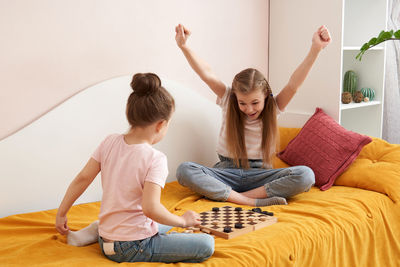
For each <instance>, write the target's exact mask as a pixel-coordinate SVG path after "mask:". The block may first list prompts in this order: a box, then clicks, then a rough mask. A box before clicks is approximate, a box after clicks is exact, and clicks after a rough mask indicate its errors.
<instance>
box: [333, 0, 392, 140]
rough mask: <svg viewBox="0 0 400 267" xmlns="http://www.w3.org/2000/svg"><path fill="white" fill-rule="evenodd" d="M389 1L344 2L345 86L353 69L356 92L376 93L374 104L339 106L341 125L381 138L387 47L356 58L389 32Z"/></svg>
mask: <svg viewBox="0 0 400 267" xmlns="http://www.w3.org/2000/svg"><path fill="white" fill-rule="evenodd" d="M386 22H387V0H345V1H344V17H343V43H342V75H341V76H342V83H341V88H342V90H343V78H344V74H345V73H346V71H348V70H353V71H354V72H355V73H356V74H357V76H358V86H357V90H360V89H361V88H364V87H368V88H372V89H374V90H375V98H374V100H373V101H369V102H362V103H350V104H342V103H341V104H340V120H339V121H340V124H341V125H342V126H343V127H345V128H346V129H349V130H352V131H355V132H359V133H362V134H366V135H369V136H374V137H382V114H383V105H384V102H383V99H384V81H385V45H384V44H381V45H378V46H375V47H373V48H371V49H369V50H368V51H367V52H366V53H365V54H364V56H363V57H362V60H361V61H359V60H358V59H356V58H355V57H356V55H357V54H358V53H359V50H360V47H361V46H362V45H363V44H364V43H366V42H368V41H369V40H370V39H371V38H372V37H376V36H377V35H378V34H379V33H380V31H381V30H384V29H386Z"/></svg>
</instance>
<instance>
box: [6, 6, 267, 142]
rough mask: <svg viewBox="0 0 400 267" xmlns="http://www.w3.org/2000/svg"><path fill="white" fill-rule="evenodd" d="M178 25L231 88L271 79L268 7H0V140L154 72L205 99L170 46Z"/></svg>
mask: <svg viewBox="0 0 400 267" xmlns="http://www.w3.org/2000/svg"><path fill="white" fill-rule="evenodd" d="M178 23H183V24H185V25H187V26H188V27H189V28H190V29H191V30H192V32H193V34H192V37H191V38H190V39H191V40H190V44H191V45H192V47H193V49H195V50H196V51H197V52H198V54H199V55H200V56H202V57H203V58H204V59H205V60H206V61H208V62H209V63H210V65H211V66H212V67H213V69H214V71H215V72H216V73H217V74H218V75H219V76H220V77H221V79H223V80H224V81H226V82H227V83H230V82H231V81H232V78H233V76H234V74H235V73H237V72H239V71H240V70H242V69H244V68H246V67H248V66H254V67H257V68H259V69H260V70H262V71H263V72H265V73H267V62H268V59H267V55H268V51H267V47H268V1H265V0H219V1H214V0H201V1H198V0H168V1H165V0H146V1H143V0H85V1H81V0H68V1H64V0H35V1H27V0H13V1H5V0H1V1H0V36H1V43H0V62H1V64H0V140H1V139H3V138H4V137H6V136H8V135H10V134H12V133H14V132H16V131H17V130H19V129H20V128H21V127H23V126H25V125H27V124H29V123H30V122H32V121H34V120H35V119H37V118H38V117H40V116H41V115H43V114H45V113H46V112H47V111H49V110H50V109H51V108H53V107H54V106H56V105H57V104H59V103H61V102H62V101H64V100H65V99H67V98H68V97H70V96H72V95H74V94H75V93H77V92H79V91H80V90H83V89H84V88H87V87H89V86H91V85H93V84H96V83H98V82H100V81H104V80H107V79H110V78H112V77H117V76H120V75H126V74H131V73H135V72H148V71H151V72H156V73H157V74H159V75H164V76H167V77H168V78H169V79H172V80H176V81H181V82H183V83H184V84H187V85H189V86H190V88H193V89H194V90H199V91H202V92H203V93H202V94H204V95H206V96H208V97H211V94H210V93H209V92H208V91H204V89H205V87H204V84H203V83H202V82H201V81H200V79H198V78H197V77H196V76H195V75H194V74H193V72H192V71H191V70H190V68H189V67H188V64H187V63H186V62H185V60H184V57H183V56H182V54H181V52H180V51H179V49H178V48H177V46H176V44H175V33H174V28H175V25H177V24H178Z"/></svg>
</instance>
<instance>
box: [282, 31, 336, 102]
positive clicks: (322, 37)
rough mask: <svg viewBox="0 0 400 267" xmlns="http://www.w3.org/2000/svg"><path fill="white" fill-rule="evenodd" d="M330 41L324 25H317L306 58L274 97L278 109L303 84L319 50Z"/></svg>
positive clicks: (288, 100)
mask: <svg viewBox="0 0 400 267" xmlns="http://www.w3.org/2000/svg"><path fill="white" fill-rule="evenodd" d="M330 42H331V36H330V34H329V31H328V29H327V28H326V27H325V26H321V27H319V29H318V30H317V31H316V32H315V33H314V35H313V38H312V45H311V48H310V51H309V52H308V54H307V56H306V58H305V59H304V60H303V62H302V63H301V64H300V65H299V66H298V67H297V69H296V70H295V71H294V72H293V74H292V76H291V77H290V79H289V82H288V84H287V85H286V86H285V87H284V88H283V89H282V90H281V91H280V93H279V94H278V95H277V97H276V103H277V105H278V107H279V109H280V110H284V109H285V107H286V106H287V105H288V104H289V102H290V100H291V99H292V98H293V96H294V94H295V93H296V92H297V89H299V87H300V86H301V85H302V84H303V82H304V80H305V79H306V77H307V75H308V73H309V72H310V70H311V67H312V66H313V64H314V62H315V60H316V59H317V57H318V55H319V52H321V50H322V49H323V48H325V47H326V46H327V45H328V44H329V43H330Z"/></svg>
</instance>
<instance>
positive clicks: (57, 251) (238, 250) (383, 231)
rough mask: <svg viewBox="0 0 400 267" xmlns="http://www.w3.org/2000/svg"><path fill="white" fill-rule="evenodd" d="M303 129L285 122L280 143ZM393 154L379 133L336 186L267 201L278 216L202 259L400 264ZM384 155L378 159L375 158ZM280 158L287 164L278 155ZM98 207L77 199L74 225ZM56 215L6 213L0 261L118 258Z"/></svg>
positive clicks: (186, 202)
mask: <svg viewBox="0 0 400 267" xmlns="http://www.w3.org/2000/svg"><path fill="white" fill-rule="evenodd" d="M297 132H298V130H296V129H286V130H285V129H283V130H282V132H281V136H282V137H283V138H282V140H281V146H282V147H284V146H286V144H287V142H288V139H290V138H292V137H294V135H295V134H296V133H297ZM390 153H392V154H391V156H390V157H397V156H400V146H398V145H397V146H396V145H390V144H387V143H386V142H384V141H382V140H380V139H374V141H373V142H372V143H370V144H369V145H367V146H366V147H365V148H364V149H363V151H362V153H361V154H360V156H359V158H357V160H356V161H355V162H354V163H353V164H352V165H351V166H350V168H349V169H348V170H347V171H346V172H345V173H344V174H343V175H342V176H341V177H340V178H339V179H338V180H337V184H336V185H335V186H333V187H332V188H331V189H329V190H327V191H320V190H319V189H318V188H312V189H311V190H310V191H309V192H307V193H303V194H300V195H297V196H296V197H293V198H291V199H289V205H287V206H273V207H268V208H267V210H268V211H272V212H274V213H275V216H276V217H278V220H279V221H278V223H276V224H274V225H271V226H268V227H265V228H263V229H260V230H257V231H255V232H252V233H249V234H245V235H242V236H239V237H236V238H233V239H230V240H225V239H222V238H219V237H216V239H215V241H216V242H215V253H214V255H213V256H212V257H211V258H210V259H209V260H207V261H205V262H203V263H201V264H197V265H198V266H229V267H233V266H258V267H261V266H307V267H308V266H318V267H320V266H324V267H329V266H352V267H353V266H382V267H388V266H393V267H395V266H400V204H399V201H398V200H400V198H399V196H400V192H399V191H400V186H399V184H400V171H399V170H400V162H398V163H396V160H400V157H398V158H397V159H394V160H393V159H390V160H388V159H387V158H389V156H388V155H389V154H390ZM393 153H394V154H393ZM378 156H379V159H378V160H375V161H374V159H371V158H374V157H378ZM373 164H375V165H376V164H380V166H379V165H378V166H372V165H373ZM275 165H276V166H277V167H278V166H285V164H284V163H283V162H281V161H280V160H278V159H276V161H275ZM371 168H372V169H371ZM374 168H376V169H374ZM357 169H358V171H357ZM370 172H376V175H373V174H371V173H370ZM338 184H340V185H338ZM363 188H364V189H363ZM162 202H163V204H164V205H165V206H166V207H167V208H168V209H169V210H170V211H172V212H173V213H176V214H178V215H181V214H183V213H184V212H185V211H186V210H189V209H191V210H194V211H197V212H202V211H206V210H210V209H211V208H212V207H215V206H219V207H221V206H225V205H232V206H237V205H233V204H228V203H221V202H212V201H210V200H207V199H205V198H203V197H201V196H200V195H198V194H196V193H193V192H191V191H190V190H189V189H187V188H183V187H182V186H180V185H179V184H178V183H177V182H172V183H169V184H167V185H166V187H165V189H164V190H163V194H162ZM99 207H100V203H89V204H82V205H77V206H74V207H73V208H72V209H71V211H70V212H69V214H68V218H69V225H70V227H71V229H72V230H78V229H81V228H83V227H85V226H86V225H88V224H89V223H91V222H92V221H94V220H96V219H97V214H98V212H99ZM242 207H246V206H242ZM55 215H56V210H49V211H40V212H35V213H28V214H21V215H13V216H9V217H5V218H1V219H0V266H37V265H39V266H112V265H117V263H114V262H112V261H109V260H108V259H106V258H105V257H104V256H103V255H102V254H101V251H100V248H99V246H98V244H97V243H96V244H93V245H90V246H87V247H73V246H69V245H67V244H66V238H65V237H64V236H61V235H60V234H58V233H57V232H56V230H55V229H54V220H55ZM120 265H121V266H125V265H133V266H164V264H161V263H121V264H120ZM172 265H173V266H190V265H191V264H183V263H177V264H172ZM165 266H167V265H165ZM168 266H170V265H168Z"/></svg>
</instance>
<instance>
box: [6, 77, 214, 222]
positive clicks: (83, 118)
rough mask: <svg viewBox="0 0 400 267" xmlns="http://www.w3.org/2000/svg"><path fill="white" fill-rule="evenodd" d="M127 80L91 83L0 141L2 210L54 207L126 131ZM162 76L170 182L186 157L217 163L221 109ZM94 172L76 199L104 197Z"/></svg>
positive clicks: (164, 144) (162, 147)
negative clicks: (109, 141)
mask: <svg viewBox="0 0 400 267" xmlns="http://www.w3.org/2000/svg"><path fill="white" fill-rule="evenodd" d="M130 80H131V76H130V75H129V76H123V77H119V78H114V79H111V80H107V81H104V82H101V83H99V84H97V85H95V86H92V87H90V88H88V89H86V90H84V91H82V92H80V93H78V94H77V95H75V96H73V97H71V98H70V99H68V100H66V101H65V102H63V103H62V104H60V105H59V106H57V107H56V108H54V109H53V110H51V111H50V112H48V113H47V114H45V115H44V116H42V117H41V118H39V119H38V120H36V121H34V122H33V123H32V124H30V125H28V126H27V127H25V128H23V129H21V130H20V131H18V132H16V133H15V134H13V135H11V136H9V137H7V138H5V139H3V140H1V141H0V164H1V168H0V177H1V187H0V203H1V206H0V217H4V216H8V215H11V214H17V213H24V212H31V211H38V210H44V209H52V208H57V207H58V205H59V203H60V202H61V199H62V197H63V196H64V193H65V191H66V189H67V187H68V185H69V183H70V182H71V181H72V179H74V178H75V176H76V174H77V173H78V172H79V171H80V170H81V168H82V167H83V166H84V165H85V163H86V162H87V160H88V159H89V158H90V156H91V154H92V153H93V151H94V149H95V148H96V147H97V145H98V144H99V143H100V142H101V141H102V140H103V138H104V137H105V136H107V135H108V134H110V133H123V132H126V131H127V130H128V123H127V121H126V118H125V105H126V100H127V97H128V96H129V94H130V92H131V89H130V87H129V83H130ZM162 81H163V85H164V86H165V87H166V88H167V89H168V90H169V91H170V92H171V94H172V95H173V96H174V97H175V101H176V111H175V113H174V116H173V117H172V120H171V123H170V127H169V131H168V134H167V136H166V137H165V138H164V139H163V140H162V141H161V142H160V143H159V144H157V145H156V148H158V149H159V150H161V151H163V152H164V153H165V154H166V155H167V157H168V163H169V176H168V181H173V180H175V170H176V168H177V167H178V165H179V164H180V163H181V162H183V161H195V162H199V163H202V164H206V165H212V164H213V163H215V162H216V160H217V157H216V152H215V148H216V141H217V137H218V131H219V127H220V121H221V112H220V109H219V107H218V106H217V105H215V103H213V101H210V100H209V99H206V98H204V97H203V96H201V95H199V94H198V93H197V92H196V91H195V90H193V89H192V88H186V87H185V86H184V85H182V84H179V83H178V82H175V81H170V80H167V79H162ZM99 178H100V177H97V178H96V180H95V181H94V182H93V184H92V185H91V186H90V187H89V188H88V190H87V191H86V192H85V193H84V194H83V195H82V196H81V197H80V198H79V199H78V201H77V202H76V203H85V202H92V201H98V200H100V199H101V194H102V190H101V186H100V179H99Z"/></svg>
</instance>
